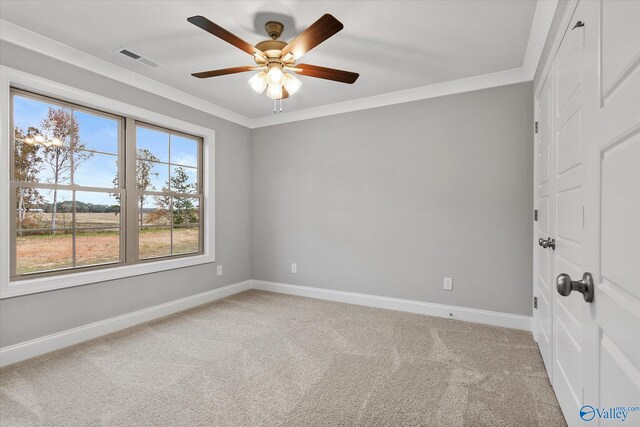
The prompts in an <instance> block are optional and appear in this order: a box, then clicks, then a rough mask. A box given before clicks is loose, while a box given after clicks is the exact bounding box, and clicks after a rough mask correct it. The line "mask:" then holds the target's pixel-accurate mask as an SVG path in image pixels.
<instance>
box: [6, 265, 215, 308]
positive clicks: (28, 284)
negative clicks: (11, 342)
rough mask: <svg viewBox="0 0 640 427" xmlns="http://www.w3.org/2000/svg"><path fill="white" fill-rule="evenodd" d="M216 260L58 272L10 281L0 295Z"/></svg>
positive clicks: (53, 288)
mask: <svg viewBox="0 0 640 427" xmlns="http://www.w3.org/2000/svg"><path fill="white" fill-rule="evenodd" d="M213 262H215V257H214V256H213V255H207V254H204V255H195V256H190V257H182V258H176V259H165V260H161V261H151V262H144V263H140V264H130V265H122V266H118V267H110V268H105V269H102V270H92V271H79V272H70V273H69V274H61V275H59V276H50V277H39V278H34V279H24V280H19V281H15V282H10V283H9V286H8V287H7V288H6V289H0V299H4V298H13V297H17V296H21V295H29V294H35V293H39V292H47V291H53V290H56V289H64V288H71V287H75V286H82V285H88V284H91V283H99V282H106V281H109V280H116V279H123V278H126V277H134V276H140V275H143V274H150V273H156V272H160V271H166V270H174V269H176V268H183V267H190V266H194V265H200V264H209V263H213Z"/></svg>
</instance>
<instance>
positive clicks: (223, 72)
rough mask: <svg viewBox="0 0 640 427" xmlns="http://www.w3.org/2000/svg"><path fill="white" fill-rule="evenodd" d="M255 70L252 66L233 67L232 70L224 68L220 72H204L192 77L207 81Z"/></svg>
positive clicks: (194, 74)
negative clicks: (207, 79)
mask: <svg viewBox="0 0 640 427" xmlns="http://www.w3.org/2000/svg"><path fill="white" fill-rule="evenodd" d="M255 69H256V67H250V66H242V67H231V68H222V69H220V70H211V71H202V72H200V73H193V74H191V75H192V76H193V77H197V78H199V79H206V78H209V77H217V76H225V75H227V74H236V73H244V72H245V71H253V70H255Z"/></svg>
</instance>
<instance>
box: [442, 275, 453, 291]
mask: <svg viewBox="0 0 640 427" xmlns="http://www.w3.org/2000/svg"><path fill="white" fill-rule="evenodd" d="M444 289H445V290H446V291H452V290H453V279H452V278H451V277H445V278H444Z"/></svg>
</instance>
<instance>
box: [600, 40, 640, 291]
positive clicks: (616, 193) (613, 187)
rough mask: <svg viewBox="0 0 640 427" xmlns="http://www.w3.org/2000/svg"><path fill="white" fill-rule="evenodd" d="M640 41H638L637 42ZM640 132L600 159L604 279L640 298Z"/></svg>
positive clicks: (608, 151)
mask: <svg viewBox="0 0 640 427" xmlns="http://www.w3.org/2000/svg"><path fill="white" fill-rule="evenodd" d="M639 44H640V43H639ZM638 182H640V134H636V135H635V136H633V137H631V138H629V139H627V140H626V141H625V142H624V143H622V144H618V145H616V146H615V147H614V148H612V149H610V150H607V151H605V152H604V156H603V159H602V217H601V220H600V221H601V224H602V243H601V245H602V248H601V250H602V265H601V273H600V274H601V275H602V277H603V279H606V280H609V281H610V282H611V283H615V284H616V285H617V286H619V287H620V288H621V289H622V290H624V291H626V292H629V293H631V295H633V296H634V297H635V298H640V287H638V286H637V282H638V278H640V262H638V260H640V245H638V244H637V241H633V238H634V237H635V238H636V239H637V238H638V237H639V236H640V221H639V220H638V217H637V216H634V215H629V213H631V212H635V213H636V214H637V215H640V191H638V187H637V184H638Z"/></svg>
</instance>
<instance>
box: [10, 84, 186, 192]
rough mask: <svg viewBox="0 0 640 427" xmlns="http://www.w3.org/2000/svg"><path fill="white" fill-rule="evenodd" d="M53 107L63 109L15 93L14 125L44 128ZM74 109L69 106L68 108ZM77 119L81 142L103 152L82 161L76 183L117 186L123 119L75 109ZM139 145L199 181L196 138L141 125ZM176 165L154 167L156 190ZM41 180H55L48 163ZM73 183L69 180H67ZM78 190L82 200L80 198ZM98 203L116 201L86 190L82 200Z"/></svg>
mask: <svg viewBox="0 0 640 427" xmlns="http://www.w3.org/2000/svg"><path fill="white" fill-rule="evenodd" d="M50 106H53V107H55V108H60V107H58V106H56V105H54V104H49V103H46V102H42V101H39V100H35V99H32V98H28V97H23V96H20V95H16V96H14V104H13V112H14V117H13V123H14V126H16V127H19V128H22V129H23V130H25V131H26V130H27V129H28V128H29V127H31V126H32V127H36V128H38V129H41V128H42V122H43V120H45V119H46V117H47V113H48V109H49V107H50ZM66 110H67V111H70V110H69V109H66ZM74 119H75V120H76V121H77V123H78V128H79V134H80V143H81V144H84V145H85V148H86V149H87V150H94V151H100V152H103V153H94V154H93V155H92V156H91V157H90V158H88V159H87V160H84V161H83V162H82V163H80V164H79V165H78V166H77V168H76V169H75V171H74V182H75V183H76V184H78V185H85V186H91V187H107V188H110V187H113V182H112V181H113V179H114V177H115V176H116V172H117V153H118V133H119V130H118V126H119V121H118V120H115V119H112V118H109V117H104V116H100V115H95V114H91V113H88V112H85V111H77V110H76V111H74ZM137 147H138V148H147V149H149V150H150V151H151V152H152V153H153V154H154V155H155V156H156V157H158V158H159V159H160V161H161V162H169V161H170V162H171V163H172V164H177V165H182V167H183V168H184V169H185V171H186V172H187V174H188V175H189V176H190V181H191V182H194V183H195V182H196V178H197V169H195V167H196V166H197V163H198V162H197V159H198V152H197V149H198V146H197V142H196V140H192V139H188V138H183V137H181V136H177V135H169V134H168V133H165V132H160V131H157V130H155V129H149V128H144V127H138V129H137ZM169 151H170V152H171V158H169ZM175 168H176V166H173V165H171V166H170V165H168V164H162V163H158V164H155V165H154V167H153V170H154V172H155V171H157V172H158V174H159V175H158V177H157V178H156V177H155V176H154V177H153V185H154V186H155V189H156V190H161V189H162V187H163V186H165V185H166V184H165V183H166V181H167V180H168V176H169V173H174V171H175ZM38 180H39V181H41V182H50V181H51V172H50V168H49V167H48V166H47V165H46V164H45V165H44V167H43V169H42V171H41V172H40V173H39V175H38ZM65 183H66V184H69V181H68V180H67V181H66V182H65ZM80 194H81V193H78V200H81V199H80ZM81 201H84V202H86V203H94V204H115V203H116V201H115V199H113V198H112V197H111V196H109V195H108V194H107V193H95V192H94V193H87V192H85V193H82V200H81Z"/></svg>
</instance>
